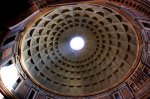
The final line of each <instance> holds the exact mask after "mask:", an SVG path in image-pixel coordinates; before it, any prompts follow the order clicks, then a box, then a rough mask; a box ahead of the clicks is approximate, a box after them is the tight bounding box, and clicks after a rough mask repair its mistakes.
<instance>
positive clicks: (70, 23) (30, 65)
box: [21, 4, 138, 95]
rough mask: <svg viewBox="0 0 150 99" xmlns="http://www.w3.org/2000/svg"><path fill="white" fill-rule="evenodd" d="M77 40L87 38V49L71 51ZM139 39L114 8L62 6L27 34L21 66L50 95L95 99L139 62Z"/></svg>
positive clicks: (44, 17) (42, 19) (37, 22)
mask: <svg viewBox="0 0 150 99" xmlns="http://www.w3.org/2000/svg"><path fill="white" fill-rule="evenodd" d="M73 37H81V38H83V40H84V43H85V45H84V47H83V48H82V49H80V50H73V49H72V48H71V47H70V41H71V39H72V38H73ZM136 38H137V37H136V33H135V32H134V29H133V27H132V25H131V24H130V23H129V22H128V21H127V19H126V18H125V17H124V16H122V15H121V14H119V13H118V12H116V11H114V10H112V9H110V8H108V7H105V6H97V5H86V4H84V5H83V4H79V5H68V6H62V7H58V8H56V9H54V10H53V11H51V12H47V14H43V15H42V16H41V17H40V18H38V19H37V20H36V21H35V22H34V23H33V24H32V25H31V26H30V27H29V28H28V29H27V31H26V32H25V34H24V36H23V38H22V43H21V44H22V45H21V52H22V55H21V61H22V64H23V68H24V69H25V71H26V72H27V73H28V75H29V76H30V77H31V78H32V79H33V80H34V81H36V82H38V84H40V85H42V87H43V88H47V89H48V90H49V91H52V92H56V93H60V94H65V95H83V94H90V93H94V92H99V91H102V90H105V89H107V88H110V87H112V86H113V85H114V84H118V83H119V82H120V81H121V80H122V79H124V78H125V77H126V76H127V75H128V73H129V72H130V71H131V68H132V67H133V65H134V63H135V60H136V56H137V51H138V50H137V48H138V42H137V39H136ZM77 45H78V44H77Z"/></svg>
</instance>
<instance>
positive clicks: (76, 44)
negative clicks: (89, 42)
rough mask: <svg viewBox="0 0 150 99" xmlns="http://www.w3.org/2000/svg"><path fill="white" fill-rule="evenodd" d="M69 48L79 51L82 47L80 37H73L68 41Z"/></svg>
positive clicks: (82, 42)
mask: <svg viewBox="0 0 150 99" xmlns="http://www.w3.org/2000/svg"><path fill="white" fill-rule="evenodd" d="M70 47H71V48H72V49H73V50H80V49H82V48H83V47H84V40H83V38H81V37H74V38H72V39H71V41H70Z"/></svg>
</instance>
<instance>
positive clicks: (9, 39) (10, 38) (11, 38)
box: [3, 35, 16, 46]
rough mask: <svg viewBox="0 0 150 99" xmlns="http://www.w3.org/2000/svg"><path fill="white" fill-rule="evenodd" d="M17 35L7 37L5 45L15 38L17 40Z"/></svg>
mask: <svg viewBox="0 0 150 99" xmlns="http://www.w3.org/2000/svg"><path fill="white" fill-rule="evenodd" d="M15 37H16V35H14V36H11V37H9V38H7V39H6V40H5V42H4V44H3V46H5V45H7V44H9V43H10V42H12V41H14V40H15Z"/></svg>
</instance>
